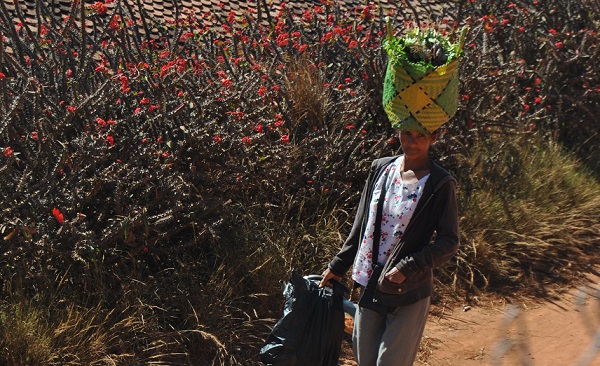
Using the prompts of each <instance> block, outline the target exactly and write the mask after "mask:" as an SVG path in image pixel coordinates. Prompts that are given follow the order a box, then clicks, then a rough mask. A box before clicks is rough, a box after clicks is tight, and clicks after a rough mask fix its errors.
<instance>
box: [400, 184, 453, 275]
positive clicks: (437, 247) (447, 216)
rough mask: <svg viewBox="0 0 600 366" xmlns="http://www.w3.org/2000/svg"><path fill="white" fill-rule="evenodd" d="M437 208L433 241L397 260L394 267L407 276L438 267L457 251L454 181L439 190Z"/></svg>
mask: <svg viewBox="0 0 600 366" xmlns="http://www.w3.org/2000/svg"><path fill="white" fill-rule="evenodd" d="M438 194H439V197H442V199H441V200H440V202H439V206H438V207H437V209H439V210H441V211H440V215H439V218H438V220H437V224H436V226H435V231H436V235H435V239H434V241H433V243H431V244H429V245H424V246H423V247H422V249H421V250H420V251H417V252H414V253H412V254H410V255H408V256H406V257H405V258H403V259H402V260H400V261H399V262H398V264H397V265H396V267H397V268H398V270H400V272H402V274H404V275H405V276H406V277H407V278H410V277H412V276H414V275H415V274H418V273H419V272H421V271H423V270H425V269H427V268H435V267H438V266H440V265H442V264H444V263H446V262H447V261H449V260H450V259H451V258H452V256H454V254H455V253H456V252H457V251H458V248H459V245H460V234H459V225H458V204H457V199H456V181H455V180H453V179H452V180H450V181H448V182H447V183H446V184H444V185H443V186H442V187H441V188H440V190H439V193H438Z"/></svg>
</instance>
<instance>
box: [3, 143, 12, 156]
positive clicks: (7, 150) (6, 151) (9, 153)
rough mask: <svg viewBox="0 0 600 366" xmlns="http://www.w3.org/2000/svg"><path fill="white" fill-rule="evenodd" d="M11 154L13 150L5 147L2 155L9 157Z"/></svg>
mask: <svg viewBox="0 0 600 366" xmlns="http://www.w3.org/2000/svg"><path fill="white" fill-rule="evenodd" d="M12 154H13V149H12V147H10V146H7V147H6V148H5V149H4V150H3V151H2V155H4V156H6V157H9V156H11V155H12Z"/></svg>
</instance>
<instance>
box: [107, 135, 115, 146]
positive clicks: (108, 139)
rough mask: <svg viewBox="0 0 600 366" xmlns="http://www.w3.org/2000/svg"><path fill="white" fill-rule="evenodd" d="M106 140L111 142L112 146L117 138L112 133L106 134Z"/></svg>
mask: <svg viewBox="0 0 600 366" xmlns="http://www.w3.org/2000/svg"><path fill="white" fill-rule="evenodd" d="M106 141H107V142H108V143H109V144H110V146H115V138H114V137H112V136H111V135H108V136H106Z"/></svg>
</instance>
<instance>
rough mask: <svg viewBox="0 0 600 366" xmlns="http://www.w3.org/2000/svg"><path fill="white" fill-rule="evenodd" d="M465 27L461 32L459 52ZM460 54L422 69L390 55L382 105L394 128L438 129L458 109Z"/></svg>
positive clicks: (428, 131) (418, 130)
mask: <svg viewBox="0 0 600 366" xmlns="http://www.w3.org/2000/svg"><path fill="white" fill-rule="evenodd" d="M465 32H466V30H463V32H462V34H461V40H460V43H459V48H458V50H459V51H458V52H457V53H458V54H460V50H461V49H462V45H463V43H464V36H465ZM458 69H459V63H458V55H457V58H456V59H454V60H451V61H450V62H448V63H446V64H444V65H441V66H437V67H428V68H423V67H422V66H420V67H418V66H416V65H415V64H413V63H411V62H409V61H407V60H399V59H396V58H395V57H394V56H393V55H391V54H390V57H389V60H388V65H387V70H386V75H385V79H384V84H383V107H384V110H385V112H386V114H387V115H388V118H389V120H390V122H391V124H392V127H393V128H396V129H401V130H410V131H416V132H419V133H423V134H428V133H432V132H435V131H436V130H437V129H438V128H439V127H440V126H441V125H443V124H444V123H446V122H448V121H449V120H450V118H452V117H453V116H454V114H456V110H457V109H458V75H459V74H458Z"/></svg>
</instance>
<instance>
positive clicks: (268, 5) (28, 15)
mask: <svg viewBox="0 0 600 366" xmlns="http://www.w3.org/2000/svg"><path fill="white" fill-rule="evenodd" d="M82 1H83V2H84V3H83V6H84V7H85V9H86V12H87V13H91V12H94V11H96V12H98V13H99V14H102V15H101V16H109V15H110V14H112V13H113V10H114V8H115V5H116V4H117V3H121V4H123V5H125V6H124V8H126V9H128V10H129V11H130V12H131V13H133V14H129V15H130V17H131V18H133V19H137V18H139V16H140V13H139V9H140V7H138V5H140V6H141V8H142V9H143V12H144V16H145V17H146V18H148V19H152V20H156V21H158V22H169V21H173V20H174V19H175V18H177V15H179V16H181V15H185V14H190V13H195V14H196V16H197V17H202V18H203V23H204V24H205V25H207V26H210V25H213V24H218V23H219V22H218V21H216V15H219V16H221V17H222V18H227V17H228V16H229V15H230V14H233V15H234V16H236V17H239V16H243V15H246V16H247V15H251V16H253V17H254V18H257V17H259V16H260V17H261V19H262V20H263V21H265V22H266V21H268V19H269V17H270V18H271V19H272V18H274V17H276V16H277V14H278V13H279V10H280V8H281V5H282V3H285V4H286V9H287V10H288V11H291V12H293V13H294V14H296V15H301V14H303V13H304V12H305V11H306V10H308V9H314V7H315V6H322V7H324V6H327V4H333V5H339V7H340V10H341V11H342V13H344V14H346V13H351V12H353V11H360V10H361V9H363V8H364V7H365V6H366V5H369V4H370V5H375V6H378V5H380V6H381V7H382V9H383V13H382V14H383V15H387V13H388V11H389V10H390V9H396V12H395V13H396V17H399V18H401V19H413V20H414V18H415V13H417V14H418V16H419V20H420V21H422V22H423V21H427V20H429V19H432V20H438V21H439V20H441V19H442V18H443V17H447V16H448V13H451V9H450V8H449V5H448V3H449V2H442V1H440V0H437V1H436V0H407V3H408V4H407V5H406V6H401V7H398V5H397V4H399V3H400V2H399V1H398V0H377V1H368V0H367V1H365V0H343V1H342V0H308V1H293V0H292V1H282V0H230V1H228V0H82ZM1 2H2V4H3V5H4V6H5V7H6V8H5V10H7V12H8V14H12V15H13V16H12V18H13V19H12V20H13V22H15V24H16V23H18V22H21V21H22V20H24V21H25V23H27V24H29V25H34V26H35V25H37V24H38V20H41V22H43V23H47V22H49V20H50V17H51V16H54V17H55V19H57V20H62V19H63V18H64V17H66V16H69V15H71V14H72V13H73V12H72V10H73V9H74V6H77V7H78V8H77V10H80V8H79V7H80V6H81V5H76V4H77V3H78V2H79V1H75V2H74V1H73V0H2V1H1ZM74 3H75V5H74ZM79 4H81V3H79ZM441 4H444V5H443V6H442V5H441ZM3 5H0V6H3ZM18 10H20V13H21V14H22V18H20V17H19V11H18ZM267 10H268V11H267ZM76 13H78V12H76ZM374 13H375V14H378V12H374ZM77 18H78V17H77ZM90 23H91V22H90ZM33 28H34V29H33V30H34V31H35V30H36V28H37V27H33ZM92 28H93V26H92V24H88V27H87V31H88V32H91V31H92ZM142 32H143V30H142ZM156 32H157V30H156V29H153V30H152V33H156Z"/></svg>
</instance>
